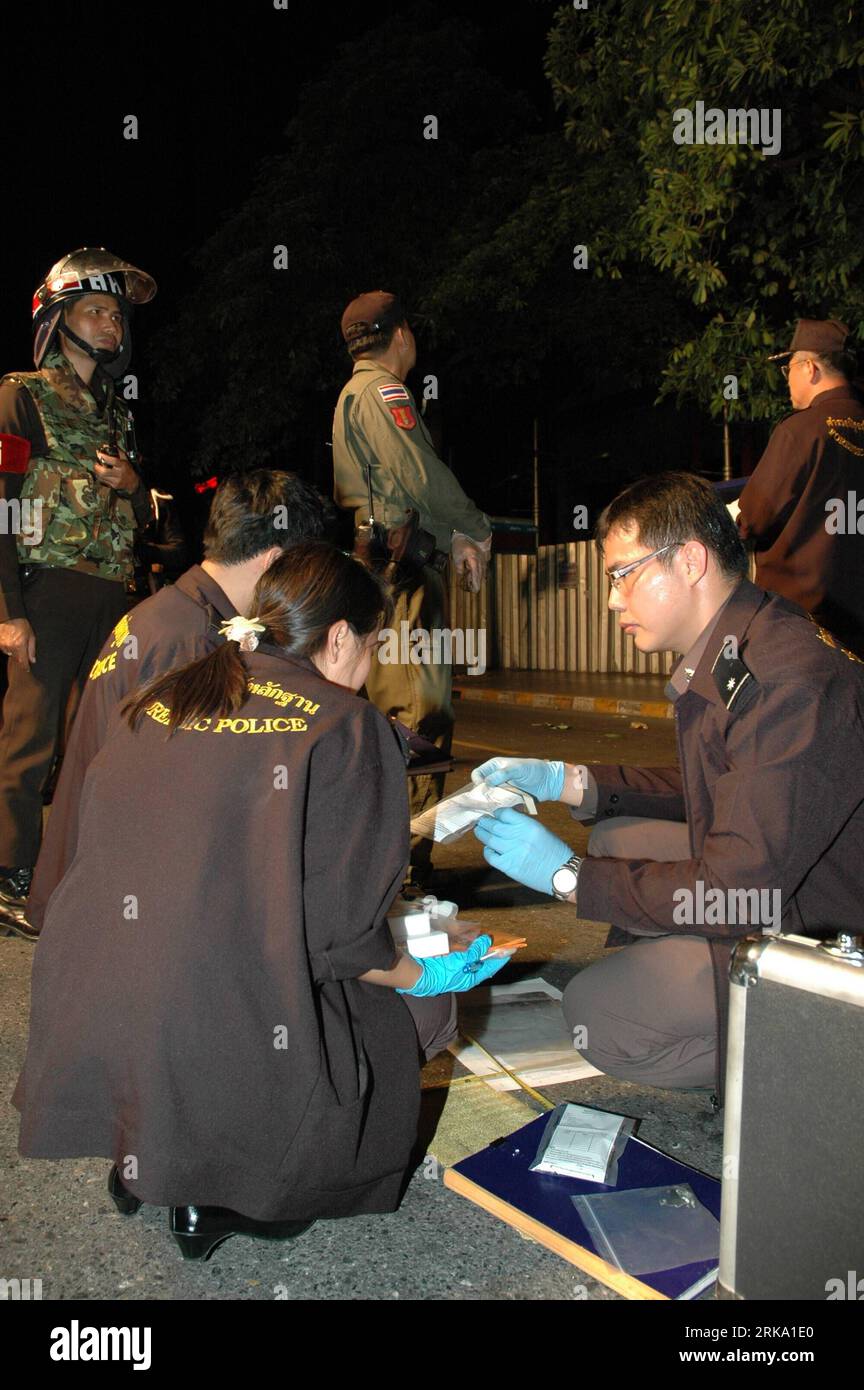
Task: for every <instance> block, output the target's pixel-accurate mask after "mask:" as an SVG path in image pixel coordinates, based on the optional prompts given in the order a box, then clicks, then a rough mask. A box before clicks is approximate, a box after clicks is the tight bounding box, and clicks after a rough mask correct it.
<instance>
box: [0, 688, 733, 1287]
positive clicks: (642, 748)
mask: <svg viewBox="0 0 864 1390" xmlns="http://www.w3.org/2000/svg"><path fill="white" fill-rule="evenodd" d="M457 721H458V722H457V740H456V746H455V754H456V758H457V764H456V768H455V770H454V772H453V773H452V774H451V776H450V778H449V779H448V785H449V786H450V787H454V786H458V785H459V784H460V783H461V782H464V781H467V780H468V777H469V775H470V770H471V768H472V767H473V766H475V765H476V764H477V763H479V762H481V761H483V759H484V758H486V757H488V756H491V755H492V754H494V753H515V754H518V753H526V754H530V755H532V756H538V757H540V756H547V757H560V758H563V759H565V760H569V761H574V762H586V763H590V762H596V761H601V760H602V761H618V760H620V761H626V762H632V763H645V764H652V763H653V764H661V763H668V762H669V761H671V760H672V759H673V758H674V735H673V730H672V726H671V723H670V722H668V721H663V720H642V721H633V720H631V719H630V718H629V717H621V716H598V715H586V716H581V715H580V716H573V715H570V716H560V717H559V716H558V715H557V714H555V713H554V712H552V713H548V714H547V713H546V712H540V711H535V710H530V709H521V708H514V707H506V706H500V705H483V704H467V703H466V704H464V705H461V706H459V707H458V715H457ZM633 722H641V723H646V724H647V725H648V727H647V728H644V729H634V728H631V727H630V726H631V724H632V723H633ZM550 724H553V725H561V724H564V725H568V726H569V727H566V728H549V727H548V725H550ZM541 809H542V816H543V820H544V821H545V822H546V824H548V825H549V826H550V828H551V829H553V830H555V831H556V832H557V833H558V834H560V835H561V836H562V837H563V838H567V839H568V842H569V843H571V844H572V845H573V847H574V849H576V850H579V849H584V847H585V843H586V840H587V832H586V831H585V830H583V829H582V828H581V827H580V826H579V825H578V823H577V822H575V821H573V820H572V819H571V818H570V816H569V815H568V813H567V812H566V810H564V809H563V808H560V807H557V806H556V807H549V806H544V807H543V808H541ZM437 863H438V870H437V873H436V881H435V883H434V884H433V890H434V891H436V892H437V893H438V894H439V896H441V897H451V898H454V899H455V900H456V901H457V902H458V903H459V904H460V907H462V908H470V910H471V916H472V917H474V918H476V919H477V920H479V921H481V922H483V923H486V924H487V925H490V926H493V925H494V926H495V927H496V928H501V929H504V928H506V929H508V930H509V929H511V928H512V929H513V930H514V932H515V931H518V933H519V934H522V935H525V936H526V937H527V938H528V948H527V949H526V950H524V951H522V952H520V953H519V956H518V958H517V962H514V963H513V964H511V965H508V966H507V968H506V970H505V971H504V972H502V977H500V978H507V979H516V978H519V976H520V975H521V976H530V975H542V976H543V977H544V978H546V979H547V980H549V981H550V982H551V983H553V984H555V985H557V986H558V987H559V988H561V987H563V985H564V984H566V982H567V980H569V979H570V977H571V976H572V974H573V973H574V972H575V971H577V970H579V969H581V968H583V967H584V966H585V965H586V964H588V963H590V961H592V960H596V959H598V958H599V957H600V956H601V955H602V951H603V941H604V938H605V935H606V927H605V926H604V925H603V924H598V923H585V922H581V921H579V920H578V919H574V915H573V911H572V909H571V908H569V907H568V906H567V905H566V904H562V903H557V902H555V901H553V900H551V899H549V898H546V897H541V896H540V895H539V894H536V893H532V892H530V891H529V890H527V889H522V888H520V887H518V886H517V885H514V884H512V883H510V882H508V881H506V880H504V879H503V878H502V877H501V876H500V875H499V874H497V873H496V872H495V871H494V870H491V869H489V867H488V866H487V865H486V864H485V861H484V860H483V857H482V852H481V847H480V845H479V843H478V842H477V841H476V840H475V839H474V837H473V835H468V836H466V837H464V838H463V839H462V840H460V841H458V842H456V843H455V844H453V845H449V846H445V847H443V848H441V849H440V850H439V851H438V856H437ZM31 958H32V947H31V946H29V945H28V944H27V943H25V942H23V941H18V940H17V939H12V938H7V939H0V970H2V972H3V978H4V984H3V988H2V990H0V1169H2V1172H3V1182H2V1187H0V1277H2V1278H16V1277H17V1278H20V1279H24V1278H30V1279H36V1278H40V1279H41V1280H42V1297H43V1299H45V1300H48V1299H53V1300H68V1299H87V1300H112V1301H136V1300H143V1299H160V1300H186V1301H196V1300H202V1299H203V1300H236V1299H243V1300H256V1301H270V1300H285V1299H287V1300H344V1299H349V1300H356V1299H367V1298H368V1299H376V1300H380V1299H386V1300H399V1299H402V1300H405V1299H422V1300H429V1299H431V1300H445V1301H477V1300H487V1299H493V1300H505V1301H511V1300H512V1301H524V1300H532V1301H533V1300H545V1299H559V1300H573V1299H578V1300H580V1301H581V1300H582V1299H584V1298H586V1293H587V1301H589V1302H590V1301H592V1300H598V1301H604V1302H606V1301H609V1300H615V1299H616V1298H617V1297H618V1296H617V1295H616V1294H614V1293H612V1292H610V1291H609V1290H608V1289H606V1288H604V1287H602V1286H601V1285H599V1284H597V1283H595V1282H594V1281H593V1280H591V1279H588V1278H587V1277H586V1276H584V1275H582V1274H581V1273H580V1271H578V1270H575V1269H573V1268H572V1267H571V1266H570V1265H568V1264H567V1263H565V1262H564V1261H563V1260H561V1259H559V1258H558V1257H557V1256H555V1255H553V1254H551V1253H549V1252H548V1251H546V1250H544V1249H542V1248H541V1247H539V1246H537V1245H534V1244H531V1243H529V1242H526V1241H524V1240H522V1239H521V1238H520V1237H519V1236H518V1235H517V1234H516V1233H515V1232H514V1231H512V1230H510V1229H509V1228H508V1227H506V1226H504V1225H503V1224H502V1223H501V1222H500V1221H497V1220H496V1219H495V1218H494V1217H492V1216H490V1215H488V1214H487V1213H485V1212H483V1211H481V1210H480V1209H479V1208H477V1207H474V1206H473V1205H472V1204H471V1203H469V1202H466V1201H465V1200H464V1199H462V1198H460V1197H457V1196H456V1195H455V1194H453V1193H451V1192H449V1191H448V1190H447V1189H445V1188H444V1187H443V1185H442V1183H441V1180H440V1173H439V1174H436V1173H434V1172H432V1173H429V1172H424V1171H423V1169H422V1168H421V1169H419V1170H418V1172H417V1174H416V1175H415V1177H414V1179H413V1180H412V1182H411V1185H410V1187H409V1189H408V1192H407V1195H406V1197H405V1200H404V1202H403V1204H402V1207H401V1208H400V1210H399V1211H398V1212H396V1213H394V1214H392V1215H390V1216H383V1217H382V1216H375V1217H360V1218H354V1219H352V1220H350V1221H321V1222H318V1223H316V1225H315V1226H314V1227H313V1228H312V1229H311V1230H310V1231H309V1232H307V1233H306V1234H305V1235H304V1236H302V1237H301V1238H300V1239H299V1240H298V1241H297V1242H296V1243H290V1244H288V1245H286V1244H282V1243H272V1244H271V1243H267V1242H262V1241H255V1240H250V1239H243V1238H234V1239H232V1240H230V1241H228V1242H227V1243H226V1244H225V1245H223V1246H222V1247H221V1249H219V1250H217V1251H216V1253H215V1254H214V1255H213V1257H212V1259H211V1260H210V1261H209V1262H208V1263H206V1264H203V1265H199V1264H197V1263H184V1262H183V1261H182V1260H181V1258H180V1255H179V1251H178V1250H177V1249H176V1246H175V1245H174V1243H173V1242H172V1241H171V1239H170V1237H169V1235H168V1233H167V1231H166V1228H165V1227H166V1213H165V1212H164V1211H161V1210H159V1209H157V1208H153V1207H144V1208H143V1209H142V1210H141V1212H139V1213H138V1214H137V1215H136V1216H134V1217H121V1216H119V1215H117V1214H116V1213H115V1212H114V1208H113V1206H112V1205H111V1203H110V1201H109V1199H108V1196H107V1193H106V1191H105V1181H106V1178H107V1173H108V1167H109V1165H108V1163H107V1161H106V1160H104V1159H90V1158H80V1159H67V1160H62V1161H57V1162H46V1161H42V1160H24V1159H21V1158H19V1157H18V1155H17V1153H16V1141H17V1114H16V1112H15V1111H14V1110H13V1109H12V1107H11V1105H10V1104H9V1101H8V1097H9V1095H10V1093H11V1091H12V1088H13V1086H14V1082H15V1078H16V1077H17V1074H18V1069H19V1067H20V1063H21V1059H22V1057H23V1052H24V1046H25V1040H26V1028H27V1013H28V1000H29V975H30V962H31ZM434 1065H435V1064H434V1063H433V1064H432V1066H433V1067H434ZM547 1093H548V1094H549V1095H550V1098H551V1099H553V1100H555V1101H558V1100H565V1099H573V1100H579V1101H582V1102H584V1103H587V1104H591V1105H597V1106H600V1107H601V1108H604V1109H608V1110H614V1111H618V1112H620V1113H622V1114H626V1115H632V1116H635V1117H639V1118H640V1119H641V1129H640V1135H641V1136H642V1137H643V1138H644V1139H645V1140H647V1141H648V1142H649V1143H654V1144H656V1145H657V1146H658V1147H660V1148H662V1149H665V1150H666V1151H667V1152H669V1153H673V1154H674V1155H675V1156H676V1157H680V1158H681V1159H683V1160H684V1161H686V1162H690V1163H693V1164H694V1165H696V1166H697V1167H700V1168H702V1169H703V1170H705V1171H708V1172H712V1173H714V1174H715V1175H719V1168H720V1162H721V1148H722V1144H721V1135H722V1126H721V1122H720V1120H719V1119H718V1118H717V1117H716V1116H714V1115H713V1114H712V1112H711V1110H710V1106H709V1104H708V1098H707V1095H706V1094H704V1093H701V1092H689V1093H676V1092H669V1091H658V1090H651V1089H649V1088H645V1087H639V1086H635V1085H633V1084H630V1083H626V1082H616V1081H613V1080H610V1079H609V1078H606V1077H595V1078H590V1079H589V1080H587V1081H582V1082H578V1083H573V1084H572V1085H570V1086H558V1087H550V1088H549V1089H548V1092H547ZM439 1094H440V1093H439Z"/></svg>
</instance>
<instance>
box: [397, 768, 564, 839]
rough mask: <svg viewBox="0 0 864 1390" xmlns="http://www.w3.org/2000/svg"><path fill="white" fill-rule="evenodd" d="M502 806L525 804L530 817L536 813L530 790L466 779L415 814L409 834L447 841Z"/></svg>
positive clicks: (505, 784)
mask: <svg viewBox="0 0 864 1390" xmlns="http://www.w3.org/2000/svg"><path fill="white" fill-rule="evenodd" d="M502 806H524V808H525V810H526V811H527V812H528V814H529V816H536V814H537V803H536V801H535V800H534V797H533V796H531V794H530V793H529V792H523V791H520V790H519V788H518V787H514V786H511V784H510V783H509V782H502V783H501V785H500V786H497V787H492V786H490V785H489V783H488V782H476V783H475V782H467V783H466V784H465V786H464V787H459V789H458V790H457V791H455V792H451V794H450V795H449V796H445V797H444V798H443V799H442V800H441V801H439V802H437V804H436V805H435V806H430V808H429V810H428V811H424V812H423V813H422V814H421V815H419V816H415V817H414V819H413V820H412V822H411V834H412V835H424V836H425V837H426V839H427V840H435V841H436V842H437V843H438V844H448V843H449V842H450V841H451V840H458V839H459V837H460V836H461V835H464V834H466V833H467V831H469V830H471V829H472V828H473V827H474V826H475V825H476V824H477V822H478V820H480V818H481V816H491V815H493V814H494V813H495V811H497V810H499V809H500V808H501V807H502Z"/></svg>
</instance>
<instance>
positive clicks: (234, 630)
mask: <svg viewBox="0 0 864 1390" xmlns="http://www.w3.org/2000/svg"><path fill="white" fill-rule="evenodd" d="M266 631H267V629H266V627H265V626H264V624H263V623H259V621H258V619H257V617H255V618H241V617H236V618H229V619H228V620H227V621H226V622H224V623H223V624H222V626H221V627H220V629H219V636H220V637H224V638H225V639H226V640H227V641H228V642H237V643H238V645H239V647H240V650H241V652H254V650H255V648H256V647H257V646H258V637H257V634H258V633H259V632H266Z"/></svg>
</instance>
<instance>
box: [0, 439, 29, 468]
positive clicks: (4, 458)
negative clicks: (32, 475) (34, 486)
mask: <svg viewBox="0 0 864 1390" xmlns="http://www.w3.org/2000/svg"><path fill="white" fill-rule="evenodd" d="M29 462H30V440H29V439H22V438H21V436H20V434H0V473H26V472H27V465H28V463H29Z"/></svg>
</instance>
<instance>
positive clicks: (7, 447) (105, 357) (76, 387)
mask: <svg viewBox="0 0 864 1390" xmlns="http://www.w3.org/2000/svg"><path fill="white" fill-rule="evenodd" d="M155 293H156V285H155V282H154V281H153V279H152V278H151V276H149V275H147V274H145V272H144V271H141V270H139V269H138V268H137V267H136V266H133V265H130V264H129V263H128V262H127V261H123V260H120V259H119V258H118V257H117V256H113V255H112V254H111V253H110V252H108V251H106V250H105V249H104V247H97V248H83V249H81V250H79V251H75V252H73V253H72V254H71V255H69V256H65V257H64V258H63V259H62V260H60V261H58V262H57V264H56V265H55V266H53V267H52V269H51V270H50V271H49V272H48V274H47V276H46V277H45V279H44V281H43V282H42V284H41V285H39V287H38V289H37V290H36V294H35V296H34V299H33V333H34V359H35V364H36V371H35V372H26V373H15V374H13V375H9V376H5V377H4V378H3V379H2V382H0V501H2V502H3V503H4V504H5V506H4V510H5V518H4V519H5V522H6V524H5V525H4V526H2V527H0V532H2V533H0V651H2V652H3V653H4V654H5V655H6V656H8V657H9V658H10V659H9V663H8V683H9V684H8V691H7V694H6V698H5V701H4V704H3V728H2V733H0V922H2V923H5V924H6V926H7V927H9V928H11V929H12V930H14V931H18V932H19V934H22V935H27V934H28V928H27V924H26V919H25V918H24V908H25V905H26V899H27V893H28V890H29V886H30V880H31V877H32V872H33V865H34V863H35V861H36V855H37V852H38V849H39V840H40V835H41V826H42V797H43V792H44V790H45V787H46V784H47V782H48V778H49V776H50V773H51V768H52V765H53V763H54V759H55V756H56V754H57V752H58V749H59V747H60V745H61V741H62V737H63V729H64V718H65V717H66V716H67V714H68V715H71V713H72V712H73V706H74V702H75V696H76V695H77V694H78V693H80V689H81V686H82V683H83V681H84V679H85V677H86V674H87V671H88V670H89V669H90V667H91V665H92V663H93V660H94V658H95V657H96V655H97V653H98V651H99V648H100V647H101V645H102V643H103V642H104V640H105V638H106V637H107V635H108V633H109V632H110V631H111V628H112V627H113V626H114V625H115V623H116V622H117V620H118V619H119V618H120V617H121V615H122V614H123V613H124V612H125V610H126V608H127V597H126V589H125V584H126V580H127V579H129V578H131V576H132V572H133V542H134V538H135V532H136V528H137V527H139V526H143V525H146V523H147V521H148V520H149V517H150V497H149V493H148V491H147V489H146V487H145V486H144V484H143V483H142V481H141V478H140V476H139V475H138V473H137V471H136V469H135V467H134V465H133V462H132V461H131V459H130V456H131V458H132V459H134V431H133V425H132V418H131V413H130V412H129V409H128V407H127V405H126V403H125V401H122V400H120V399H119V397H118V395H117V392H116V388H115V382H116V381H117V380H119V378H121V377H122V376H123V375H124V373H125V371H126V369H127V367H128V365H129V360H130V356H131V351H132V340H131V331H130V317H131V313H132V306H133V305H135V304H145V303H147V301H148V300H150V299H152V298H153V295H154V294H155ZM10 520H11V522H12V524H11V525H10ZM16 523H17V524H16ZM70 694H71V695H72V696H73V698H72V700H71V701H70Z"/></svg>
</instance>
